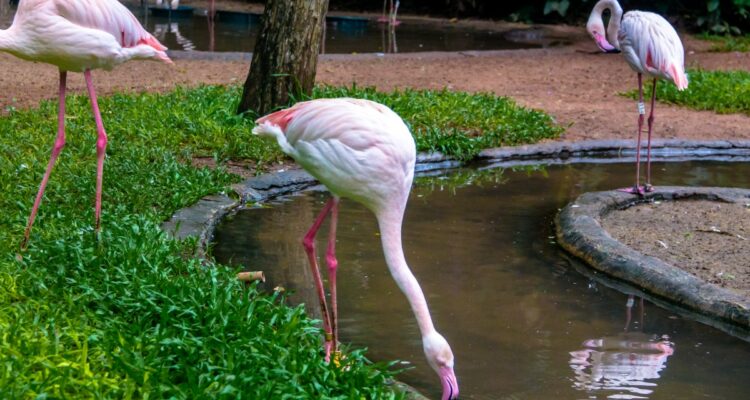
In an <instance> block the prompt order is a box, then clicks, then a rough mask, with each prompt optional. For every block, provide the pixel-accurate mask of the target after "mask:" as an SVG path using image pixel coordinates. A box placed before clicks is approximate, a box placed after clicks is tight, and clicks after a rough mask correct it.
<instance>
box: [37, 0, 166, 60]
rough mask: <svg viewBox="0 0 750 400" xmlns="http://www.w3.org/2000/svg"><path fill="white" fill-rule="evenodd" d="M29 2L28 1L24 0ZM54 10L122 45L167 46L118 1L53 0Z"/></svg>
mask: <svg viewBox="0 0 750 400" xmlns="http://www.w3.org/2000/svg"><path fill="white" fill-rule="evenodd" d="M25 1H28V0H25ZM53 2H54V6H55V9H56V10H57V13H58V14H59V15H60V16H61V17H63V18H65V19H67V20H68V21H70V22H72V23H74V24H76V25H80V26H83V27H86V28H92V29H98V30H101V31H104V32H107V33H109V34H111V35H112V36H114V37H115V39H116V40H117V42H118V43H120V45H121V46H122V47H135V46H137V45H147V46H151V47H153V48H154V49H156V50H158V51H164V50H166V49H167V48H166V47H164V45H162V44H161V43H159V41H158V40H156V38H154V37H153V36H152V35H151V34H150V33H148V32H147V31H146V30H145V29H144V28H143V26H141V24H140V22H138V20H137V19H136V18H135V16H134V15H133V13H131V12H130V10H128V9H127V8H126V7H125V6H123V5H122V4H120V2H119V1H117V0H53Z"/></svg>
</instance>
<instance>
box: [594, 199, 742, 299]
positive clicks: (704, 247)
mask: <svg viewBox="0 0 750 400" xmlns="http://www.w3.org/2000/svg"><path fill="white" fill-rule="evenodd" d="M602 227H603V228H604V229H605V230H606V231H607V232H609V233H610V234H611V235H612V237H613V238H615V239H617V240H619V241H620V242H622V243H624V244H626V245H628V246H630V247H631V248H633V249H635V250H638V251H639V252H641V253H643V254H647V255H650V256H653V257H657V258H659V259H661V260H663V261H665V262H667V263H669V264H672V265H674V266H677V267H680V268H682V269H683V270H686V271H688V272H690V273H691V274H693V275H696V276H698V277H700V278H702V279H704V280H706V281H708V282H711V283H714V284H717V285H719V286H721V287H724V288H728V289H730V290H732V291H735V292H737V293H739V294H741V295H743V296H745V297H749V296H750V254H749V252H748V249H750V202H748V204H730V203H722V202H717V201H708V200H692V201H691V200H683V201H676V202H673V201H667V202H657V203H650V204H641V205H637V206H635V207H631V208H628V209H625V210H621V211H615V212H611V213H609V214H607V215H606V216H605V217H604V218H603V219H602Z"/></svg>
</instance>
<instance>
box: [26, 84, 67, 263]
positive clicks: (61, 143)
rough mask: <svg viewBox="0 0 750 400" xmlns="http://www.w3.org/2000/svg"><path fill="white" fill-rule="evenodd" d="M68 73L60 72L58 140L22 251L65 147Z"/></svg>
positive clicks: (27, 227)
mask: <svg viewBox="0 0 750 400" xmlns="http://www.w3.org/2000/svg"><path fill="white" fill-rule="evenodd" d="M67 76H68V73H67V71H62V70H61V71H60V94H59V96H60V102H59V106H58V110H57V139H55V145H54V146H53V147H52V155H51V156H50V158H49V162H48V163H47V170H46V171H45V172H44V177H43V178H42V183H41V184H40V185H39V191H38V192H37V194H36V199H35V200H34V206H33V207H32V208H31V214H30V215H29V222H28V223H27V224H26V232H25V233H24V236H23V242H21V250H25V249H26V246H28V244H29V235H30V234H31V226H32V225H34V219H36V213H37V211H38V210H39V204H41V203H42V196H43V195H44V189H45V188H46V187H47V181H49V176H50V174H51V173H52V168H53V167H54V166H55V160H57V156H59V155H60V152H61V151H62V149H63V147H65V83H66V81H67Z"/></svg>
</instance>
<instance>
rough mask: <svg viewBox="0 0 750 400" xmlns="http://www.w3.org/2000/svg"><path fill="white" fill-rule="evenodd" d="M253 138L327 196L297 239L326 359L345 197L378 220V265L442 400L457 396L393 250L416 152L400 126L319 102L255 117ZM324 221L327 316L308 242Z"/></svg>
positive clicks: (357, 103) (419, 299)
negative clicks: (403, 308) (269, 144)
mask: <svg viewBox="0 0 750 400" xmlns="http://www.w3.org/2000/svg"><path fill="white" fill-rule="evenodd" d="M256 124H257V126H256V128H255V129H253V133H255V134H258V135H264V136H270V137H273V138H275V139H276V141H277V142H278V143H279V146H280V147H281V149H282V150H283V151H284V152H285V153H286V154H288V155H290V156H291V157H292V158H294V159H295V160H296V161H297V162H298V163H299V164H300V165H302V167H303V168H305V169H306V170H307V171H308V172H309V173H310V174H311V175H313V176H314V177H315V178H317V179H318V180H319V181H320V182H321V183H323V184H324V185H325V186H326V187H328V189H329V190H330V191H331V192H332V193H333V195H334V198H333V199H332V200H331V201H329V202H328V204H327V205H326V206H325V207H324V209H323V211H322V212H321V214H320V215H319V216H318V218H317V219H316V221H315V223H314V224H313V226H312V228H311V229H310V231H309V232H308V234H307V235H306V236H305V239H304V240H303V244H304V245H305V250H306V251H307V253H308V258H309V262H310V266H311V268H312V271H313V276H314V279H315V284H316V288H317V291H318V297H319V300H320V304H321V308H322V311H323V325H324V329H325V331H326V359H328V358H329V356H330V349H331V347H332V348H333V349H334V351H335V348H336V339H337V326H336V320H337V311H336V301H337V299H336V269H337V265H338V262H337V260H336V257H335V243H336V240H335V235H336V221H337V210H338V202H339V199H340V198H341V197H346V198H350V199H352V200H355V201H357V202H359V203H362V204H363V205H365V206H366V207H367V208H368V209H370V210H371V211H372V212H373V213H374V214H375V216H376V218H377V220H378V225H379V227H380V236H381V242H382V245H383V252H384V254H385V259H386V264H387V265H388V268H389V270H390V272H391V275H392V276H393V279H394V280H395V281H396V284H397V285H398V286H399V288H400V289H401V291H402V292H403V293H404V295H405V296H406V298H407V299H408V300H409V304H410V305H411V308H412V312H413V313H414V315H415V317H416V320H417V324H418V326H419V330H420V333H421V335H422V347H423V350H424V352H425V356H426V357H427V361H428V363H429V364H430V366H431V367H432V368H433V369H434V370H435V372H436V373H437V374H438V375H439V377H440V380H441V384H442V388H443V397H442V398H443V399H444V400H448V399H455V398H456V397H457V396H458V382H457V380H456V377H455V374H454V372H453V353H452V351H451V348H450V346H449V345H448V342H447V341H446V340H445V338H444V337H443V336H442V335H440V334H439V333H438V332H437V331H436V330H435V328H434V326H433V324H432V319H431V317H430V313H429V310H428V308H427V301H426V300H425V297H424V294H423V293H422V289H421V288H420V286H419V283H418V282H417V280H416V278H415V277H414V275H413V274H412V273H411V271H410V270H409V267H408V265H407V264H406V260H405V257H404V253H403V248H402V243H401V224H402V221H403V216H404V211H405V209H406V202H407V200H408V197H409V191H410V189H411V184H412V180H413V178H414V164H415V161H416V148H415V145H414V139H413V138H412V136H411V134H410V133H409V129H408V128H407V126H406V124H404V121H403V120H402V119H401V118H400V117H399V116H398V115H397V114H396V113H394V112H393V111H392V110H391V109H389V108H388V107H386V106H384V105H382V104H378V103H375V102H372V101H369V100H359V99H319V100H312V101H307V102H302V103H297V104H296V105H294V106H293V107H291V108H288V109H286V110H281V111H277V112H275V113H273V114H270V115H267V116H265V117H262V118H259V119H258V120H257V121H256ZM329 213H330V215H331V224H330V229H331V232H330V234H329V238H328V240H329V242H328V250H327V253H326V263H327V265H328V272H329V282H330V286H331V303H332V313H330V314H329V312H328V306H327V304H326V299H325V294H324V291H323V287H322V280H321V279H320V274H319V272H318V266H317V260H316V256H315V248H314V237H315V234H316V232H317V230H318V228H320V225H321V223H322V222H323V220H324V218H325V217H326V215H328V214H329Z"/></svg>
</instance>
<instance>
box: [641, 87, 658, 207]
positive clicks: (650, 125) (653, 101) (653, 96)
mask: <svg viewBox="0 0 750 400" xmlns="http://www.w3.org/2000/svg"><path fill="white" fill-rule="evenodd" d="M654 105H656V78H654V86H653V89H652V90H651V112H650V114H649V116H648V151H647V153H646V186H645V187H644V190H645V191H646V192H652V191H653V190H654V187H653V186H652V185H651V132H652V130H653V126H654Z"/></svg>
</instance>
